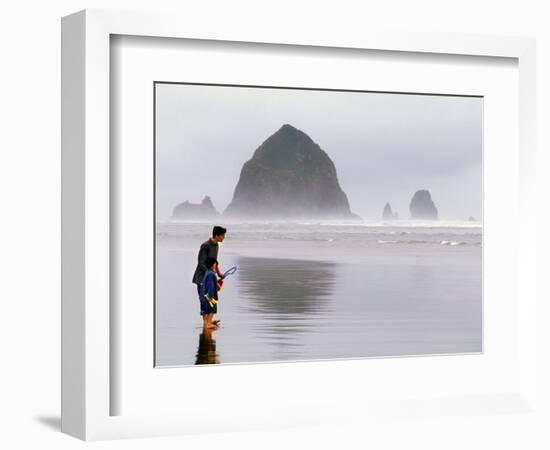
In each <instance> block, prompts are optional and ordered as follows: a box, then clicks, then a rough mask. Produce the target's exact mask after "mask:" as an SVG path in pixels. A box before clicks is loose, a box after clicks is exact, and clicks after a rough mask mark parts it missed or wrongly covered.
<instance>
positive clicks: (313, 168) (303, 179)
mask: <svg viewBox="0 0 550 450" xmlns="http://www.w3.org/2000/svg"><path fill="white" fill-rule="evenodd" d="M224 216H227V217H230V218H231V217H236V218H246V219H275V220H278V219H279V220H288V219H311V218H314V219H340V220H341V219H347V220H350V219H352V220H353V219H360V218H359V217H358V216H356V215H355V214H353V213H352V212H351V211H350V206H349V202H348V198H347V196H346V194H345V193H344V191H343V190H342V189H341V188H340V184H339V182H338V177H337V175H336V168H335V166H334V163H333V162H332V160H331V159H330V157H329V156H328V155H327V154H326V153H325V151H323V150H322V149H321V148H320V147H319V145H317V144H316V143H315V142H313V140H312V139H311V138H310V137H309V136H308V135H307V134H305V133H304V132H302V131H300V130H298V129H296V128H294V127H293V126H291V125H283V126H282V127H281V128H280V129H279V130H278V131H277V132H276V133H274V134H273V135H272V136H270V137H269V138H268V139H267V140H266V141H265V142H264V143H263V144H262V145H260V146H259V147H258V148H257V149H256V151H255V152H254V154H253V156H252V158H251V159H250V160H248V161H247V162H246V163H245V164H244V165H243V167H242V169H241V174H240V178H239V182H238V183H237V186H236V187H235V191H234V193H233V199H232V201H231V203H230V204H229V206H228V207H227V209H226V210H225V211H224Z"/></svg>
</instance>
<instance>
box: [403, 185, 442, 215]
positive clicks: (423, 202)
mask: <svg viewBox="0 0 550 450" xmlns="http://www.w3.org/2000/svg"><path fill="white" fill-rule="evenodd" d="M409 209H410V211H411V219H419V220H437V208H436V207H435V204H434V202H433V200H432V197H431V195H430V192H429V191H426V190H420V191H416V192H415V193H414V195H413V198H412V200H411V204H410V207H409Z"/></svg>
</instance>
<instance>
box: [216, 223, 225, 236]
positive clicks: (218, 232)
mask: <svg viewBox="0 0 550 450" xmlns="http://www.w3.org/2000/svg"><path fill="white" fill-rule="evenodd" d="M226 231H227V230H226V229H225V228H224V227H220V226H218V225H216V226H215V227H214V228H213V229H212V237H216V236H221V235H222V234H225V232H226Z"/></svg>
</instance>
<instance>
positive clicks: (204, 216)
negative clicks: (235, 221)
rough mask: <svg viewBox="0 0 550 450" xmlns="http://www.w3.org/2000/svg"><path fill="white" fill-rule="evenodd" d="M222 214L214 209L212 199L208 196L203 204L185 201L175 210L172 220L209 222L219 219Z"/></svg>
mask: <svg viewBox="0 0 550 450" xmlns="http://www.w3.org/2000/svg"><path fill="white" fill-rule="evenodd" d="M219 215H220V213H219V212H218V211H216V208H214V204H213V203H212V199H211V198H210V197H208V196H206V197H204V198H203V199H202V202H201V203H190V202H189V201H185V202H183V203H180V204H179V205H178V206H176V207H175V208H174V211H173V212H172V219H174V220H208V219H214V218H216V217H218V216H219Z"/></svg>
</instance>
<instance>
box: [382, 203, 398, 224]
mask: <svg viewBox="0 0 550 450" xmlns="http://www.w3.org/2000/svg"><path fill="white" fill-rule="evenodd" d="M398 217H399V215H398V214H397V213H396V212H393V211H392V209H391V205H390V204H389V203H386V206H384V211H383V212H382V220H393V219H397V218H398Z"/></svg>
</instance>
